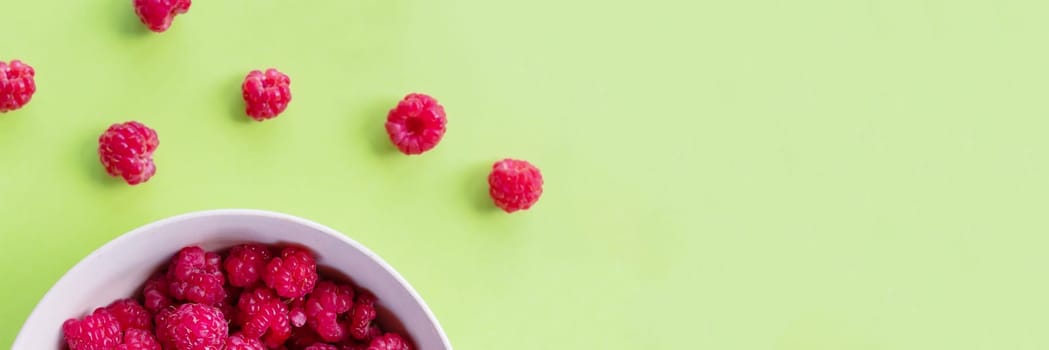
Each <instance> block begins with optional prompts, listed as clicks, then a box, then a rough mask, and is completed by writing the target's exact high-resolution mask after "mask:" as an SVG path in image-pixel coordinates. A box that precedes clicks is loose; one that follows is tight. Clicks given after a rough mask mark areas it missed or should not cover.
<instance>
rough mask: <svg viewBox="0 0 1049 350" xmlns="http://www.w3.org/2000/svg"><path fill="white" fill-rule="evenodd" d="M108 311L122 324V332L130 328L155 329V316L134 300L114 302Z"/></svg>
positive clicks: (108, 307)
mask: <svg viewBox="0 0 1049 350" xmlns="http://www.w3.org/2000/svg"><path fill="white" fill-rule="evenodd" d="M106 309H108V310H109V313H110V314H113V317H116V318H117V321H118V322H120V330H122V331H127V330H128V329H129V328H136V329H145V330H152V329H153V315H151V314H150V313H149V311H146V308H144V307H142V305H139V304H138V302H137V301H135V300H134V299H121V300H117V301H114V302H113V303H112V304H109V306H107V307H106Z"/></svg>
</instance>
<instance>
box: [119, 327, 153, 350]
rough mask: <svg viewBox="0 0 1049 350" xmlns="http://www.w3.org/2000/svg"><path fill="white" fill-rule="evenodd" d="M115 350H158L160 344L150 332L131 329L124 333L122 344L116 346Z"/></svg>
mask: <svg viewBox="0 0 1049 350" xmlns="http://www.w3.org/2000/svg"><path fill="white" fill-rule="evenodd" d="M116 350H160V343H158V342H157V338H154V337H153V333H150V331H148V330H142V329H136V328H132V329H128V330H127V333H124V343H123V344H121V345H117V347H116Z"/></svg>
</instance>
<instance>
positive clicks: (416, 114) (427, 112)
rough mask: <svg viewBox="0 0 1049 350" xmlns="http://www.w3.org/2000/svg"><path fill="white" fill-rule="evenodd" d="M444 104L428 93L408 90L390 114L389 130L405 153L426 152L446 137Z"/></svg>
mask: <svg viewBox="0 0 1049 350" xmlns="http://www.w3.org/2000/svg"><path fill="white" fill-rule="evenodd" d="M446 124H448V118H447V117H445V115H444V107H443V106H441V105H440V104H438V103H437V100H435V99H434V98H433V97H430V96H428V95H425V94H408V96H405V97H404V99H402V100H401V102H399V103H397V107H394V108H393V109H391V110H390V113H389V114H387V115H386V133H387V134H389V135H390V141H392V142H393V144H394V145H395V146H397V149H399V150H401V153H404V154H422V153H423V152H426V151H429V150H430V149H432V148H434V147H435V146H437V143H438V142H441V138H442V137H444V131H445V125H446Z"/></svg>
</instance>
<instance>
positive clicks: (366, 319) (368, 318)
mask: <svg viewBox="0 0 1049 350" xmlns="http://www.w3.org/2000/svg"><path fill="white" fill-rule="evenodd" d="M375 316H376V312H375V296H374V295H372V294H371V293H368V292H361V293H360V294H358V295H357V301H356V302H355V303H353V308H352V311H350V325H349V328H350V335H352V336H353V338H354V339H357V340H362V339H365V338H367V336H368V328H370V327H371V325H372V321H373V320H375Z"/></svg>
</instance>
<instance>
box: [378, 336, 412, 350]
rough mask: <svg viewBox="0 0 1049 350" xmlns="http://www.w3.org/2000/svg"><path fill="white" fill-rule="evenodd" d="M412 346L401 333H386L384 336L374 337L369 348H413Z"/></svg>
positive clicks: (398, 349) (395, 349)
mask: <svg viewBox="0 0 1049 350" xmlns="http://www.w3.org/2000/svg"><path fill="white" fill-rule="evenodd" d="M411 348H412V346H411V345H408V341H407V340H404V338H401V335H399V334H397V333H386V334H383V335H382V336H380V337H378V338H375V339H372V341H371V343H368V350H411Z"/></svg>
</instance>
